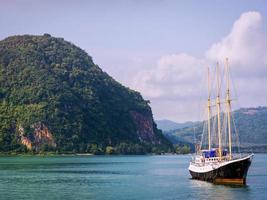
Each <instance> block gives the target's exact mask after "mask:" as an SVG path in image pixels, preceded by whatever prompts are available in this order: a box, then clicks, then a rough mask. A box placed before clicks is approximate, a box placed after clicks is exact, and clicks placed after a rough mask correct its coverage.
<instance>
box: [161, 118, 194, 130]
mask: <svg viewBox="0 0 267 200" xmlns="http://www.w3.org/2000/svg"><path fill="white" fill-rule="evenodd" d="M194 123H195V122H184V123H177V122H174V121H171V120H167V119H163V120H156V124H157V127H158V128H159V129H161V130H162V131H170V130H176V129H181V128H185V127H189V126H192V125H193V124H194Z"/></svg>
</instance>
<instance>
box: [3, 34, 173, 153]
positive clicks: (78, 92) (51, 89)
mask: <svg viewBox="0 0 267 200" xmlns="http://www.w3.org/2000/svg"><path fill="white" fill-rule="evenodd" d="M131 113H137V114H138V115H141V116H142V117H144V118H146V119H148V121H149V120H152V125H151V126H152V129H151V130H152V131H151V133H150V134H152V135H153V137H151V138H150V139H140V131H138V130H142V127H138V126H140V123H139V124H137V123H136V121H135V120H134V118H133V114H131ZM36 123H43V124H44V125H45V126H46V127H48V129H49V130H50V131H51V133H52V135H53V137H54V138H55V141H56V144H57V145H56V147H52V146H49V145H47V144H43V146H42V147H41V150H42V151H56V152H89V153H104V152H106V151H107V152H108V153H110V152H112V151H114V152H116V153H128V154H133V153H140V154H142V153H148V152H168V151H172V148H173V147H172V145H171V143H170V142H169V141H168V140H167V139H166V138H165V137H164V136H163V135H162V133H161V131H160V130H158V129H157V128H156V125H155V123H154V121H153V118H152V112H151V109H150V106H149V105H148V101H145V100H143V98H142V96H141V95H140V94H139V93H138V92H136V91H133V90H130V89H129V88H126V87H124V86H122V85H121V84H120V83H118V82H116V81H115V80H114V79H113V78H111V77H110V76H109V75H108V74H106V73H105V72H103V71H102V70H101V69H100V68H99V67H98V66H97V65H95V64H94V63H93V61H92V58H91V57H90V56H88V55H87V53H86V52H85V51H83V50H81V49H80V48H78V47H76V46H74V45H73V44H71V43H69V42H66V41H64V40H63V39H61V38H54V37H51V36H50V35H48V34H45V35H44V36H30V35H24V36H12V37H9V38H6V39H5V40H2V41H0V151H1V152H14V151H16V152H25V151H28V150H27V149H26V148H25V146H24V145H22V144H21V141H20V139H19V138H20V134H21V133H20V132H19V126H21V127H23V129H24V130H25V135H24V136H25V137H27V138H30V139H32V138H33V137H34V136H33V132H34V130H33V129H34V126H33V125H34V124H36ZM141 134H145V133H141Z"/></svg>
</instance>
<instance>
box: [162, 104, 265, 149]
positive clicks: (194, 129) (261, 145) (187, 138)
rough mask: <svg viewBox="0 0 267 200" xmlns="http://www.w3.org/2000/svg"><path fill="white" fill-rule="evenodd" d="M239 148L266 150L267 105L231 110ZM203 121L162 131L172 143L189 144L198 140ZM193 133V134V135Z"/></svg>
mask: <svg viewBox="0 0 267 200" xmlns="http://www.w3.org/2000/svg"><path fill="white" fill-rule="evenodd" d="M232 116H233V117H234V119H235V124H236V128H237V130H238V135H239V140H240V144H241V149H243V150H244V151H254V152H267V107H257V108H241V109H239V110H236V111H233V112H232ZM202 130H203V122H202V123H196V124H194V125H193V126H188V127H183V128H180V129H176V130H171V131H164V134H165V136H166V137H167V138H169V139H170V140H171V141H172V142H173V143H174V144H176V143H178V144H182V143H185V144H190V145H191V146H194V145H193V144H194V140H196V141H200V140H201V135H202ZM194 135H195V136H194Z"/></svg>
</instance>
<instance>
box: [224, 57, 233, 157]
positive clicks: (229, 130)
mask: <svg viewBox="0 0 267 200" xmlns="http://www.w3.org/2000/svg"><path fill="white" fill-rule="evenodd" d="M225 67H226V79H227V90H226V107H227V120H228V122H227V123H228V140H229V157H230V159H232V133H231V114H230V113H231V99H230V72H229V62H228V58H226V65H225Z"/></svg>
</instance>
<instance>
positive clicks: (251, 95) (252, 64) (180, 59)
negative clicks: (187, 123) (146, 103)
mask: <svg viewBox="0 0 267 200" xmlns="http://www.w3.org/2000/svg"><path fill="white" fill-rule="evenodd" d="M226 57H228V58H229V59H230V64H231V69H232V72H233V75H234V79H235V83H236V84H235V85H236V87H237V90H238V94H239V95H238V96H239V98H240V99H243V98H244V100H243V101H241V102H242V103H241V104H240V106H257V105H267V100H266V95H265V96H264V95H263V94H267V87H265V86H264V85H265V84H266V81H267V34H266V32H264V29H263V21H262V17H261V14H260V13H258V12H246V13H243V14H242V15H241V16H240V18H239V19H238V20H237V21H236V22H235V23H234V25H233V27H232V30H231V32H230V33H229V34H228V35H227V36H226V37H224V38H223V39H222V40H221V41H219V42H217V43H215V44H213V45H211V47H210V48H209V49H208V50H207V51H206V55H205V57H203V58H196V57H194V56H191V55H188V54H184V53H178V54H173V55H165V56H162V57H161V58H160V59H159V61H158V62H157V64H156V66H155V67H154V68H149V69H146V70H142V71H140V72H139V73H137V74H136V75H135V76H134V78H133V82H132V84H131V86H132V87H133V88H134V89H136V90H138V91H140V92H141V93H142V94H143V95H144V97H145V98H147V99H150V100H151V102H152V109H153V112H154V114H155V117H156V118H168V119H173V120H176V121H184V120H195V119H198V118H199V114H196V109H198V107H199V102H200V101H201V99H202V97H203V94H202V93H203V92H205V89H206V88H205V85H204V84H205V82H203V79H206V67H207V66H208V65H210V64H212V65H214V63H215V62H217V61H222V60H224V59H225V58H226ZM263 96H264V97H263ZM198 110H199V109H198Z"/></svg>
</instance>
